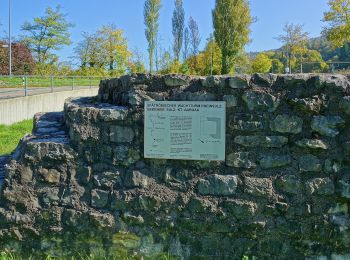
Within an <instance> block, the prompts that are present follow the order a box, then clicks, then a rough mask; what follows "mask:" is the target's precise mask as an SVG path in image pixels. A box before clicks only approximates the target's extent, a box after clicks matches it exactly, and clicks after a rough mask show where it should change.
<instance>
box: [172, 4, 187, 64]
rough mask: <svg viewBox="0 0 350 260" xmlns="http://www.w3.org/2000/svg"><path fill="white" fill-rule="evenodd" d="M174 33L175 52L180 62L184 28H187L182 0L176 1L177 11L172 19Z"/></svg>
mask: <svg viewBox="0 0 350 260" xmlns="http://www.w3.org/2000/svg"><path fill="white" fill-rule="evenodd" d="M172 27H173V30H172V33H173V36H174V44H173V51H174V57H175V60H177V61H179V60H180V53H181V49H182V43H183V37H184V28H185V10H184V8H183V4H182V0H175V9H174V12H173V18H172Z"/></svg>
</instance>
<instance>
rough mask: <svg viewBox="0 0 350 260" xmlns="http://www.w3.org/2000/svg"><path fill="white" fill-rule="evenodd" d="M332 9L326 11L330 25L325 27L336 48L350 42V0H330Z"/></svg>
mask: <svg viewBox="0 0 350 260" xmlns="http://www.w3.org/2000/svg"><path fill="white" fill-rule="evenodd" d="M328 5H329V7H330V10H329V11H328V12H325V13H324V21H325V22H327V23H328V26H327V27H326V28H325V29H324V33H325V34H326V36H327V39H328V41H330V42H331V44H332V46H333V47H334V48H337V47H342V46H344V44H345V43H347V42H350V0H329V1H328Z"/></svg>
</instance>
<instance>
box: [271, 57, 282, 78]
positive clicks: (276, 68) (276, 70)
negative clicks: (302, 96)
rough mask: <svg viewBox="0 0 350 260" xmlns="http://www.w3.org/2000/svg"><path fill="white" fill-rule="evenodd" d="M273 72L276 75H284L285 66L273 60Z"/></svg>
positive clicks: (277, 60)
mask: <svg viewBox="0 0 350 260" xmlns="http://www.w3.org/2000/svg"><path fill="white" fill-rule="evenodd" d="M271 72H272V73H275V74H279V73H280V74H283V73H284V65H283V63H282V62H281V61H280V60H279V59H272V60H271Z"/></svg>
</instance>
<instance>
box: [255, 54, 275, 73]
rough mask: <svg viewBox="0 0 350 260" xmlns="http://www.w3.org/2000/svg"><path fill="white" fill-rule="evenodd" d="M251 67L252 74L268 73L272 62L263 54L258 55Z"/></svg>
mask: <svg viewBox="0 0 350 260" xmlns="http://www.w3.org/2000/svg"><path fill="white" fill-rule="evenodd" d="M251 66H252V71H251V72H252V73H268V72H270V70H271V68H272V60H271V59H270V58H269V56H267V55H266V54H265V53H259V54H258V55H257V56H256V57H255V59H254V60H253V62H252V65H251Z"/></svg>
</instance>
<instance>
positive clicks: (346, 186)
mask: <svg viewBox="0 0 350 260" xmlns="http://www.w3.org/2000/svg"><path fill="white" fill-rule="evenodd" d="M337 186H338V188H339V193H340V196H341V197H343V198H347V199H350V182H346V181H344V180H340V181H338V183H337Z"/></svg>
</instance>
